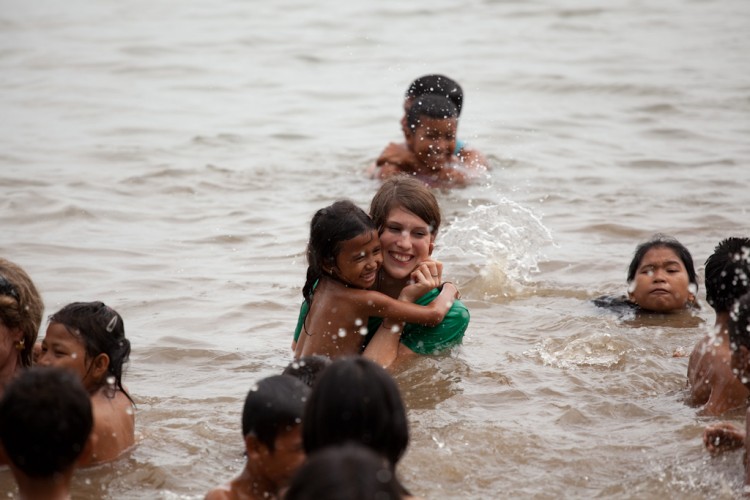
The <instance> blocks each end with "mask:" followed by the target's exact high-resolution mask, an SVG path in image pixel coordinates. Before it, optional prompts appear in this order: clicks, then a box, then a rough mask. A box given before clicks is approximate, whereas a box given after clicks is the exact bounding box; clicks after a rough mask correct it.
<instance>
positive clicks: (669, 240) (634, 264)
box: [628, 233, 698, 293]
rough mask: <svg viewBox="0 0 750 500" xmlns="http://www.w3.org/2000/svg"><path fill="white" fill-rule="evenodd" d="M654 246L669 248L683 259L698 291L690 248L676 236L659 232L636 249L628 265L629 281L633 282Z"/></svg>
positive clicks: (683, 263)
mask: <svg viewBox="0 0 750 500" xmlns="http://www.w3.org/2000/svg"><path fill="white" fill-rule="evenodd" d="M653 248H669V249H670V250H672V251H673V252H674V253H676V254H677V257H679V258H680V260H681V261H682V265H683V266H685V271H686V272H687V275H688V280H689V281H690V283H692V284H693V285H694V286H695V291H694V292H693V293H697V292H698V278H697V276H696V274H695V265H694V264H693V256H692V255H690V252H689V251H688V249H687V248H686V247H685V245H683V244H682V243H680V242H679V241H677V240H676V239H675V238H673V237H671V236H669V235H667V234H661V233H657V234H655V235H653V236H652V237H651V239H650V240H648V241H646V242H644V243H641V244H640V245H638V246H637V247H636V249H635V254H634V255H633V260H631V261H630V267H628V283H632V281H633V280H634V279H635V273H636V272H638V266H640V265H641V261H642V260H643V257H644V256H645V255H646V253H647V252H648V251H649V250H651V249H653Z"/></svg>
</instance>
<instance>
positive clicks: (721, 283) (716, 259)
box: [705, 237, 750, 313]
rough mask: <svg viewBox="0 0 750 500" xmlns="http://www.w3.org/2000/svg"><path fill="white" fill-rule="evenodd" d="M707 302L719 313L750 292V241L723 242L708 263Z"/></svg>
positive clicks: (731, 239)
mask: <svg viewBox="0 0 750 500" xmlns="http://www.w3.org/2000/svg"><path fill="white" fill-rule="evenodd" d="M705 274H706V302H708V303H709V304H710V305H711V307H713V308H714V310H715V311H716V312H717V313H722V312H727V311H729V308H730V307H732V304H734V302H735V301H736V300H737V299H738V298H740V297H741V296H742V295H744V294H745V293H747V292H748V291H750V238H736V237H733V238H727V239H725V240H723V241H721V242H720V243H719V244H718V245H716V248H715V249H714V253H712V254H711V256H710V257H709V258H708V259H707V260H706V271H705Z"/></svg>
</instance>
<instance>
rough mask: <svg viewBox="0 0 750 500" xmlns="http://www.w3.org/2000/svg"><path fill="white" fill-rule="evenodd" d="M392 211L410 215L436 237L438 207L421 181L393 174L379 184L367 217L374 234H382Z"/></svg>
mask: <svg viewBox="0 0 750 500" xmlns="http://www.w3.org/2000/svg"><path fill="white" fill-rule="evenodd" d="M394 208H402V209H404V210H407V211H409V212H411V213H413V214H414V215H416V216H417V217H419V218H420V219H422V220H423V221H425V222H426V223H427V225H428V226H429V227H430V233H431V234H432V236H433V237H436V236H437V232H438V229H440V222H441V215H440V205H438V202H437V199H436V198H435V195H434V194H433V192H432V191H431V190H430V188H428V187H427V186H426V185H425V184H424V183H423V182H422V181H419V180H417V179H415V178H414V177H411V176H408V175H397V176H395V177H391V178H389V179H388V180H386V181H385V182H383V185H382V186H380V189H378V192H377V193H375V196H374V197H373V198H372V202H370V217H372V221H373V222H374V223H375V226H376V227H377V228H378V233H381V234H382V232H383V230H384V229H385V223H386V222H387V220H388V215H389V214H390V213H391V210H393V209H394Z"/></svg>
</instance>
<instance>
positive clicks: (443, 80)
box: [370, 75, 488, 184]
mask: <svg viewBox="0 0 750 500" xmlns="http://www.w3.org/2000/svg"><path fill="white" fill-rule="evenodd" d="M427 95H436V96H440V97H445V98H447V99H448V100H450V101H451V103H452V104H453V105H454V106H455V108H456V120H458V117H459V116H460V115H461V108H462V106H463V90H462V89H461V86H460V85H459V84H458V83H457V82H455V81H454V80H451V79H450V78H448V77H447V76H444V75H425V76H422V77H420V78H417V79H416V80H414V81H413V82H412V84H411V85H410V86H409V88H408V89H407V90H406V94H405V96H404V116H403V118H402V119H401V129H402V131H403V133H404V138H405V139H406V144H395V143H390V144H389V145H388V146H387V147H386V148H385V150H384V151H383V153H381V155H380V157H379V158H378V160H377V162H376V164H375V165H374V166H373V167H371V168H370V173H371V174H372V175H373V176H374V177H378V178H380V179H386V178H388V177H390V176H391V175H394V173H398V172H409V173H414V172H415V171H416V169H417V166H418V165H419V161H418V159H417V158H415V152H414V150H413V149H412V148H411V147H410V145H409V141H410V137H412V135H413V134H412V133H413V129H411V128H410V126H409V124H408V115H409V112H410V110H411V108H412V105H413V104H415V103H416V102H419V100H420V98H422V97H423V96H427ZM456 125H457V123H456ZM454 133H455V128H454ZM452 162H454V163H460V164H461V165H462V166H463V167H465V168H466V169H467V171H468V172H469V173H472V174H473V175H476V174H477V173H482V172H485V171H486V170H487V167H488V164H487V160H486V159H485V158H484V157H483V156H482V155H481V154H480V153H479V152H478V151H475V150H471V149H469V148H467V147H466V145H465V143H464V142H463V141H459V140H456V143H455V147H454V149H453V158H452ZM378 167H380V169H378ZM459 184H460V182H459Z"/></svg>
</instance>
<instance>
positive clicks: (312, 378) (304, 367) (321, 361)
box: [281, 356, 331, 387]
mask: <svg viewBox="0 0 750 500" xmlns="http://www.w3.org/2000/svg"><path fill="white" fill-rule="evenodd" d="M330 364H331V358H329V357H327V356H302V357H301V358H299V359H295V360H293V361H292V362H291V363H289V364H288V365H287V366H286V368H284V371H283V372H281V374H282V375H289V376H291V377H294V378H296V379H298V380H300V381H301V382H303V383H304V384H305V385H307V386H308V387H313V386H314V385H315V382H317V380H318V378H319V377H320V374H321V373H322V372H323V370H324V369H325V368H326V367H327V366H328V365H330Z"/></svg>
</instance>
